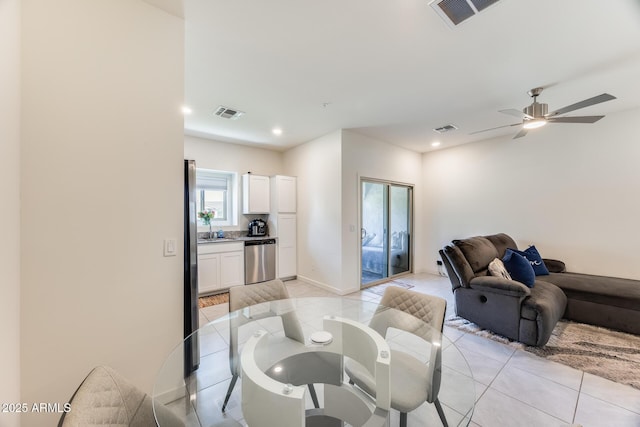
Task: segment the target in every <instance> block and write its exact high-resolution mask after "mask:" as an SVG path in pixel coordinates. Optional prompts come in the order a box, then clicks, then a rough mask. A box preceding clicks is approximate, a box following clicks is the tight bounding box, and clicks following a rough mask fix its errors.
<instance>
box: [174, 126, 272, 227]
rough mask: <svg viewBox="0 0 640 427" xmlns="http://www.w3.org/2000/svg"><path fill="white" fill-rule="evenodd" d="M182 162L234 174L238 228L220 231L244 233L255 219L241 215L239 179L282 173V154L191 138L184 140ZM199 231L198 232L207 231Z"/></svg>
mask: <svg viewBox="0 0 640 427" xmlns="http://www.w3.org/2000/svg"><path fill="white" fill-rule="evenodd" d="M184 158H185V159H189V160H195V161H196V167H198V168H203V169H213V170H223V171H229V172H237V173H238V201H237V202H238V206H237V212H238V225H237V226H226V227H222V228H223V229H224V230H246V229H247V226H248V223H249V221H250V220H251V219H253V218H254V217H255V216H256V215H242V175H243V174H245V173H247V172H249V171H251V173H253V174H256V175H265V176H272V175H278V174H282V173H283V154H282V153H281V152H278V151H273V150H266V149H263V148H255V147H249V146H245V145H238V144H229V143H226V142H220V141H213V140H209V139H203V138H197V137H193V136H185V137H184ZM207 230H208V228H207V227H201V228H200V231H207Z"/></svg>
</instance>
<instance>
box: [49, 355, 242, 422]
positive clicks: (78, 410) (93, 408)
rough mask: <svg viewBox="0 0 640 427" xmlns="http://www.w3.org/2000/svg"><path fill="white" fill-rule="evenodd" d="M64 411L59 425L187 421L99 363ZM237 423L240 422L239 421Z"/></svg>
mask: <svg viewBox="0 0 640 427" xmlns="http://www.w3.org/2000/svg"><path fill="white" fill-rule="evenodd" d="M69 404H70V408H69V409H70V410H69V412H67V413H63V414H62V417H61V418H60V421H59V423H58V427H82V426H89V425H91V426H116V425H117V426H127V427H151V426H157V425H158V424H157V423H156V417H157V420H158V422H159V423H160V425H161V426H162V427H167V426H169V427H179V426H184V423H183V422H182V421H181V420H180V419H179V418H178V417H177V416H176V415H175V414H173V413H172V412H171V411H170V410H169V409H167V408H166V407H164V406H163V405H156V407H155V416H154V407H153V403H152V400H151V397H149V395H148V394H146V393H144V392H143V391H141V390H139V389H138V388H136V387H135V386H133V385H132V384H131V383H130V382H129V381H127V380H126V379H125V378H124V377H122V375H120V374H119V373H118V372H116V371H115V370H113V369H112V368H110V367H108V366H97V367H96V368H94V369H93V370H92V371H91V372H90V373H89V374H88V375H87V377H86V378H85V379H84V380H83V381H82V383H81V384H80V386H79V387H78V389H77V390H76V391H75V393H74V394H73V396H72V397H71V399H70V401H69ZM236 425H237V423H236Z"/></svg>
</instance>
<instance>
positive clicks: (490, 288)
mask: <svg viewBox="0 0 640 427" xmlns="http://www.w3.org/2000/svg"><path fill="white" fill-rule="evenodd" d="M507 248H513V249H517V246H516V243H515V242H514V241H513V239H512V238H511V237H509V236H508V235H506V234H504V233H501V234H494V235H490V236H476V237H471V238H469V239H462V240H454V241H453V242H452V244H451V245H448V246H445V247H444V248H443V249H442V250H441V251H440V256H441V258H442V261H443V263H444V266H445V268H446V270H447V273H448V276H449V280H450V281H451V286H452V289H453V295H454V297H455V302H456V305H455V311H456V314H457V315H458V316H460V317H463V318H465V319H468V320H470V321H472V322H474V323H476V324H477V325H478V326H480V327H482V328H485V329H488V330H490V331H493V332H495V333H497V334H500V335H503V336H505V337H507V338H510V339H512V340H516V341H520V342H522V343H524V344H527V345H532V346H543V345H545V344H546V343H547V341H548V340H549V337H550V336H551V332H552V331H553V328H554V327H555V326H556V323H557V322H558V320H560V318H562V316H563V314H564V311H565V308H566V306H567V297H566V295H565V294H564V292H562V290H561V289H560V288H559V287H557V286H556V285H554V284H552V283H547V282H545V281H544V279H542V280H539V279H538V278H537V277H536V281H535V284H534V286H533V288H529V287H527V286H525V285H524V284H522V283H520V282H517V281H515V280H507V279H504V278H502V277H496V276H491V275H489V273H488V266H489V263H490V262H491V261H493V259H494V258H500V259H501V258H502V257H503V256H504V253H505V251H506V249H507ZM544 261H545V264H547V267H551V268H550V270H551V269H552V267H553V266H554V265H555V264H556V263H557V261H556V262H554V260H544ZM539 277H544V276H539Z"/></svg>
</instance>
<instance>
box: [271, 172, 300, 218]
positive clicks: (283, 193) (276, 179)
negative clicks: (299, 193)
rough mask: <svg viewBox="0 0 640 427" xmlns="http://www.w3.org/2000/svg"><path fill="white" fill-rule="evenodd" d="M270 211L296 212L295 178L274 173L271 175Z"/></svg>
mask: <svg viewBox="0 0 640 427" xmlns="http://www.w3.org/2000/svg"><path fill="white" fill-rule="evenodd" d="M271 212H272V213H295V212H296V178H295V177H293V176H283V175H276V176H272V177H271Z"/></svg>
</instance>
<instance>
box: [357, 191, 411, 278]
mask: <svg viewBox="0 0 640 427" xmlns="http://www.w3.org/2000/svg"><path fill="white" fill-rule="evenodd" d="M361 197H362V201H361V202H362V203H361V222H360V223H361V225H362V228H361V230H360V231H361V260H362V264H361V268H362V274H361V277H362V280H361V284H362V285H363V286H367V285H370V284H373V283H376V282H379V281H384V280H385V279H387V278H389V277H391V276H395V275H398V274H402V273H406V272H409V271H411V245H410V236H411V234H412V230H411V224H412V220H411V219H412V211H413V200H412V187H410V186H407V185H401V184H395V183H390V182H383V181H374V180H365V179H363V180H362V181H361Z"/></svg>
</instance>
